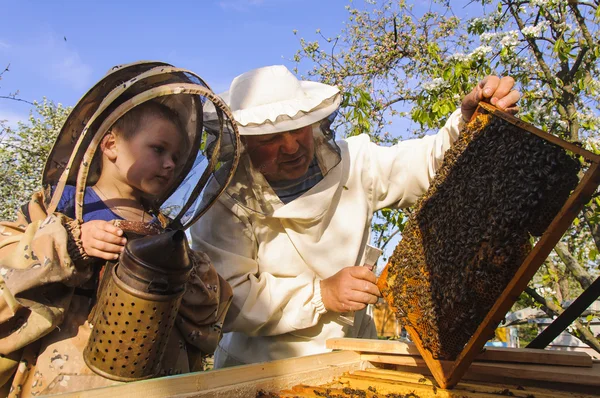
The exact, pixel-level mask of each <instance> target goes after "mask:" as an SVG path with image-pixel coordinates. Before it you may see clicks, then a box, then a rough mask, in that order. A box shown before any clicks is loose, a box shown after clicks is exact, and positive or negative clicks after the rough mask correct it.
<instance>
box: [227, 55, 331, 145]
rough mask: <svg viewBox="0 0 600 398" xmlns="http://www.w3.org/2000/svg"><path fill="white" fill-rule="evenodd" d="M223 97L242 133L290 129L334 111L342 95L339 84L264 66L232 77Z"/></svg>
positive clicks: (276, 67)
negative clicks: (335, 84) (320, 81)
mask: <svg viewBox="0 0 600 398" xmlns="http://www.w3.org/2000/svg"><path fill="white" fill-rule="evenodd" d="M221 98H223V100H224V101H225V103H227V104H228V105H229V107H230V109H231V111H232V114H233V118H234V119H235V121H236V124H237V125H238V128H239V131H240V135H261V134H272V133H279V132H282V131H291V130H296V129H299V128H302V127H304V126H308V125H310V124H313V123H316V122H318V121H320V120H323V119H325V118H326V117H328V116H329V115H331V114H332V113H334V112H335V111H336V110H337V109H338V108H339V106H340V103H341V100H342V96H341V94H340V90H339V89H338V88H337V87H334V86H330V85H327V84H323V83H318V82H313V81H305V80H298V78H296V76H294V75H293V74H292V73H291V72H290V71H289V70H288V69H287V68H286V67H285V66H283V65H273V66H265V67H263V68H258V69H254V70H251V71H249V72H246V73H243V74H241V75H239V76H238V77H236V78H235V79H233V81H232V82H231V86H230V88H229V90H228V91H226V92H224V93H222V94H221Z"/></svg>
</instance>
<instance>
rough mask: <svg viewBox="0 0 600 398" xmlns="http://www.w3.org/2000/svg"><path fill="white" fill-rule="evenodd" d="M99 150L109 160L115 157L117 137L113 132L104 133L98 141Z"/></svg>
mask: <svg viewBox="0 0 600 398" xmlns="http://www.w3.org/2000/svg"><path fill="white" fill-rule="evenodd" d="M100 150H101V151H102V153H103V154H104V156H106V157H107V158H108V159H109V160H111V161H114V160H115V159H117V137H116V136H115V134H114V133H112V132H109V133H106V135H105V136H104V138H102V141H101V142H100Z"/></svg>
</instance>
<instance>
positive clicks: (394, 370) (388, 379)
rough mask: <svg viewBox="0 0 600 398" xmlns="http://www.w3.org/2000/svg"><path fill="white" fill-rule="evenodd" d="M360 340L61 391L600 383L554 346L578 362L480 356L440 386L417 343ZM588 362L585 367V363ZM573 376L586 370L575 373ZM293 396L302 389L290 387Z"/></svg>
mask: <svg viewBox="0 0 600 398" xmlns="http://www.w3.org/2000/svg"><path fill="white" fill-rule="evenodd" d="M355 340H356V339H334V340H330V341H328V343H327V344H328V345H334V346H335V345H340V344H341V345H344V346H345V347H346V348H347V350H344V351H337V352H330V353H325V354H317V355H311V356H306V357H299V358H290V359H284V360H279V361H271V362H265V363H257V364H252V365H243V366H236V367H231V368H225V369H219V370H212V371H208V372H197V373H189V374H185V375H178V376H167V377H162V378H157V379H150V380H142V381H136V382H132V383H127V384H119V385H115V386H110V387H102V388H97V389H92V390H86V391H80V392H71V393H66V394H61V395H60V397H63V398H76V397H86V398H114V397H143V398H163V397H181V398H183V397H185V398H192V397H194V398H207V397H214V398H229V397H255V396H256V395H257V392H258V391H260V390H263V391H266V392H270V393H276V394H279V393H282V395H283V396H284V397H285V396H289V395H285V394H284V393H283V391H282V390H286V389H291V390H292V391H294V390H296V389H297V388H300V389H301V388H302V387H304V386H306V385H311V386H323V385H325V386H329V385H331V384H332V383H341V384H342V385H345V386H349V387H351V388H360V389H363V390H367V389H368V388H369V387H372V386H373V387H376V388H377V390H378V391H380V392H381V393H384V394H386V393H404V394H406V393H408V392H411V391H415V392H417V393H418V394H419V396H421V397H432V398H439V397H449V398H456V397H463V398H464V397H467V398H492V397H494V396H507V395H511V394H510V393H511V392H514V396H519V397H531V396H535V397H539V398H550V397H551V398H558V397H560V398H575V397H577V398H583V397H585V398H587V397H589V396H590V395H595V393H596V392H597V388H598V386H600V363H592V364H587V363H585V364H584V363H583V362H581V358H580V357H581V355H578V354H573V353H554V354H550V355H554V356H558V357H563V356H564V357H572V358H575V360H576V361H577V362H578V366H571V365H566V366H564V365H563V366H561V365H547V364H546V365H542V364H535V365H532V364H527V363H521V364H507V363H498V362H478V363H477V366H475V367H473V368H471V369H469V371H468V372H467V374H466V375H465V379H468V380H470V381H461V383H459V384H458V385H457V386H456V388H455V389H454V390H452V391H446V390H440V389H439V388H438V387H437V386H436V384H435V380H433V378H431V377H430V376H429V375H428V372H427V371H428V369H427V366H426V365H425V362H424V361H423V360H422V359H421V358H420V357H419V355H418V352H417V350H416V349H415V348H414V346H412V345H405V344H404V343H401V342H393V341H389V342H381V341H377V340H361V341H359V342H356V341H355ZM379 343H383V345H378V344H379ZM386 343H387V344H386ZM356 344H359V345H358V346H357V345H356ZM365 349H370V350H371V352H365V351H364V350H365ZM404 351H406V352H410V353H409V354H407V353H404ZM394 352H401V353H400V354H398V353H394ZM582 355H586V354H582ZM582 364H583V365H584V366H579V365H582ZM588 365H589V366H588ZM575 375H577V376H580V377H578V378H577V379H576V377H575ZM71 381H73V380H71ZM575 383H579V384H575ZM326 388H327V387H326ZM386 389H387V390H386ZM403 391H404V392H403ZM585 394H590V395H585ZM291 396H303V395H302V394H293V393H292V395H291Z"/></svg>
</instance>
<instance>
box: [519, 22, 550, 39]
mask: <svg viewBox="0 0 600 398" xmlns="http://www.w3.org/2000/svg"><path fill="white" fill-rule="evenodd" d="M548 26H550V22H548V21H542V22H540V23H539V24H537V25H534V26H526V27H524V28H523V29H522V30H521V33H523V36H525V37H539V36H540V35H541V33H542V32H544V31H545V30H546V29H547V28H548Z"/></svg>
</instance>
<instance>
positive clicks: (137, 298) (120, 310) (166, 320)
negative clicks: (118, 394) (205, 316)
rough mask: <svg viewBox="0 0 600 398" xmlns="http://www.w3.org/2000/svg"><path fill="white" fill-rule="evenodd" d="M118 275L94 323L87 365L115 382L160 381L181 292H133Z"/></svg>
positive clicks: (101, 301) (106, 291) (113, 274)
mask: <svg viewBox="0 0 600 398" xmlns="http://www.w3.org/2000/svg"><path fill="white" fill-rule="evenodd" d="M115 269H116V267H114V268H113V269H112V272H111V276H110V278H109V280H108V283H107V285H106V288H105V289H104V290H103V292H102V295H101V296H100V297H99V300H98V304H97V306H98V307H97V310H96V312H95V314H94V319H92V320H91V323H92V325H93V329H92V334H91V336H90V339H89V341H88V345H87V346H86V348H85V351H84V359H85V362H86V364H87V365H88V366H89V367H90V369H92V370H93V371H94V372H96V373H98V374H100V375H102V376H104V377H107V378H109V379H112V380H119V381H134V380H141V379H147V378H150V377H153V376H156V375H157V374H158V372H159V371H160V362H161V360H162V357H163V354H164V350H165V346H166V344H167V341H168V339H169V333H170V331H171V329H172V327H173V324H174V322H175V317H176V316H177V311H178V309H179V304H180V303H181V297H182V295H183V292H179V293H177V294H172V295H168V296H165V295H155V294H148V293H144V292H140V291H136V290H133V289H131V288H130V287H128V286H126V285H125V284H124V283H123V282H122V281H120V280H119V279H118V277H117V276H116V272H115Z"/></svg>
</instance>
